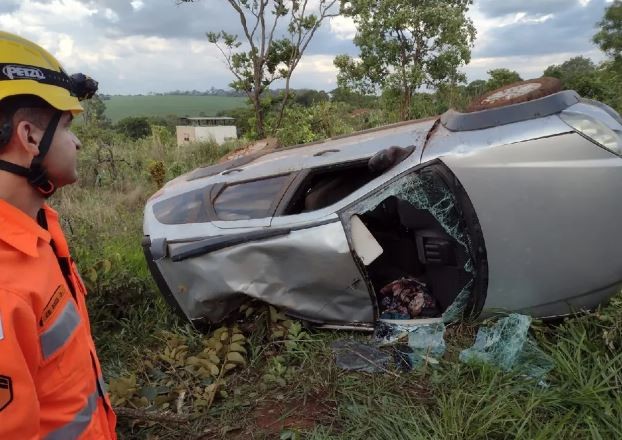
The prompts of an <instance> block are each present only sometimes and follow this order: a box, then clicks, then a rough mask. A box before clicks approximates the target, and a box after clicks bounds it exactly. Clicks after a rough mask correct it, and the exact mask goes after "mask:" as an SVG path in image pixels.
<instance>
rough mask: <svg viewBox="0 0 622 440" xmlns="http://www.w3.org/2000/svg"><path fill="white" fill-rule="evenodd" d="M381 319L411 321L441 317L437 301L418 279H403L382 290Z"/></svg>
mask: <svg viewBox="0 0 622 440" xmlns="http://www.w3.org/2000/svg"><path fill="white" fill-rule="evenodd" d="M380 298H381V299H380V306H381V308H382V310H383V314H382V316H381V318H387V319H410V318H416V317H418V316H423V317H431V316H439V315H440V311H439V309H438V305H437V304H436V300H435V299H434V297H433V296H432V295H430V293H429V292H428V291H427V288H426V285H425V284H424V283H422V282H421V281H419V280H417V279H416V278H402V279H399V280H396V281H393V282H391V283H390V284H388V285H386V286H384V287H383V288H382V289H381V290H380Z"/></svg>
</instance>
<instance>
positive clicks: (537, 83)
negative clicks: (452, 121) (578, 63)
mask: <svg viewBox="0 0 622 440" xmlns="http://www.w3.org/2000/svg"><path fill="white" fill-rule="evenodd" d="M561 89H562V85H561V81H560V80H559V79H557V78H551V77H543V78H538V79H531V80H528V81H520V82H516V83H513V84H509V85H507V86H504V87H501V88H499V89H496V90H493V91H492V92H489V93H486V94H485V95H483V96H480V97H478V98H476V99H475V100H473V102H471V104H470V105H469V107H468V108H467V112H477V111H480V110H489V109H492V108H497V107H503V106H506V105H510V104H519V103H521V102H527V101H531V100H534V99H538V98H543V97H545V96H548V95H552V94H553V93H557V92H559V91H561Z"/></svg>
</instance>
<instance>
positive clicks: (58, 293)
mask: <svg viewBox="0 0 622 440" xmlns="http://www.w3.org/2000/svg"><path fill="white" fill-rule="evenodd" d="M66 294H67V289H65V286H63V285H60V286H58V287H57V288H56V290H55V291H54V294H53V295H52V298H50V300H49V301H48V303H47V305H46V306H45V308H44V309H43V313H41V319H40V320H39V325H40V326H41V327H43V326H44V325H45V323H46V322H48V321H49V319H50V318H51V317H52V315H53V314H54V310H56V307H58V305H59V304H60V303H61V302H62V300H63V297H64V296H65V295H66Z"/></svg>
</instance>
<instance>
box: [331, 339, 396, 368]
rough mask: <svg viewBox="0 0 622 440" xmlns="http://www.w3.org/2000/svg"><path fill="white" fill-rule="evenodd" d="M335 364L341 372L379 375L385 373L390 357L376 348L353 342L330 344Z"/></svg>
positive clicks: (343, 341)
mask: <svg viewBox="0 0 622 440" xmlns="http://www.w3.org/2000/svg"><path fill="white" fill-rule="evenodd" d="M331 348H332V349H333V352H334V353H335V363H336V364H337V366H338V367H339V368H341V369H342V370H350V371H363V372H366V373H380V372H383V371H387V366H388V365H389V361H390V360H391V356H389V355H388V354H387V353H385V352H383V351H381V350H380V349H378V348H377V347H374V346H372V345H370V344H365V343H362V342H358V341H353V340H345V339H342V340H339V341H335V342H333V343H332V345H331Z"/></svg>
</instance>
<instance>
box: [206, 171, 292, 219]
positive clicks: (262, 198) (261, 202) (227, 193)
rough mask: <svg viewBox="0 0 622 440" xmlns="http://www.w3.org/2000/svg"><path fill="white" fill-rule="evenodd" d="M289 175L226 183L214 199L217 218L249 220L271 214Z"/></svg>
mask: <svg viewBox="0 0 622 440" xmlns="http://www.w3.org/2000/svg"><path fill="white" fill-rule="evenodd" d="M289 180H290V175H289V174H286V175H283V176H277V177H270V178H268V179H261V180H253V181H251V182H243V183H237V184H234V185H228V186H226V187H224V188H223V190H222V191H221V192H220V193H219V194H218V196H217V197H216V199H215V200H214V211H216V216H217V217H218V219H219V220H249V219H255V218H265V217H270V216H272V214H273V212H274V209H275V208H276V205H277V203H278V201H279V199H280V196H281V195H282V194H283V191H284V190H285V185H286V183H287V182H288V181H289Z"/></svg>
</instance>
